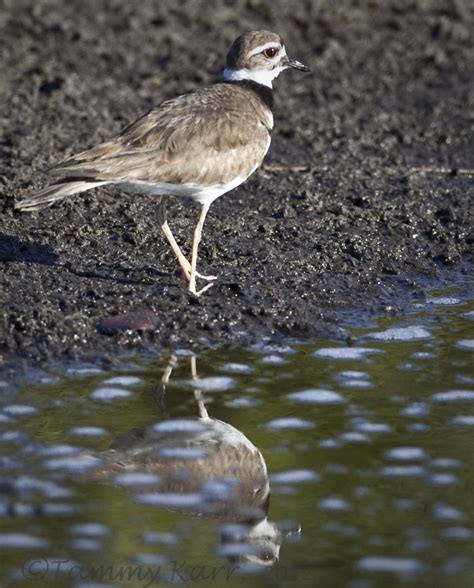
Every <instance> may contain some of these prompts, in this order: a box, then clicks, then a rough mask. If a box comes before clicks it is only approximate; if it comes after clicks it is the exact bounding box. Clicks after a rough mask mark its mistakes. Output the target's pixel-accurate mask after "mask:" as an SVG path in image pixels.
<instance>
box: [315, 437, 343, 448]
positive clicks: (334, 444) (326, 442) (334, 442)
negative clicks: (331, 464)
mask: <svg viewBox="0 0 474 588" xmlns="http://www.w3.org/2000/svg"><path fill="white" fill-rule="evenodd" d="M318 447H322V448H323V449H339V447H342V443H341V441H339V439H321V440H320V441H319V442H318Z"/></svg>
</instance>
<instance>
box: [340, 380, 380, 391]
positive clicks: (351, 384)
mask: <svg viewBox="0 0 474 588" xmlns="http://www.w3.org/2000/svg"><path fill="white" fill-rule="evenodd" d="M340 385H341V386H342V387H343V388H361V389H363V388H364V389H368V388H373V387H374V385H373V384H372V382H368V381H367V380H342V382H341V383H340Z"/></svg>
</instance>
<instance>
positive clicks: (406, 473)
mask: <svg viewBox="0 0 474 588" xmlns="http://www.w3.org/2000/svg"><path fill="white" fill-rule="evenodd" d="M380 473H381V475H382V476H385V477H387V478H414V477H419V476H424V475H425V473H426V470H425V468H424V467H422V466H419V465H405V466H386V467H384V468H382V469H381V470H380Z"/></svg>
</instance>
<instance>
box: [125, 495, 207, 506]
mask: <svg viewBox="0 0 474 588" xmlns="http://www.w3.org/2000/svg"><path fill="white" fill-rule="evenodd" d="M134 501H135V502H137V503H139V504H149V505H151V506H161V507H164V508H178V509H179V508H184V509H187V508H190V509H198V510H200V509H202V508H204V500H203V496H202V494H197V493H195V494H179V493H177V492H176V493H175V492H163V493H158V492H144V493H143V494H137V495H136V496H135V497H134Z"/></svg>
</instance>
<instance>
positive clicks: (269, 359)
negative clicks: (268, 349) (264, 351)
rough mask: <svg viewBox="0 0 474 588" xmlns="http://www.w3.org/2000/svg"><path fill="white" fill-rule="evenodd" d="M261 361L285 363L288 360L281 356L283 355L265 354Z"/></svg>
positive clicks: (274, 363) (277, 363)
mask: <svg viewBox="0 0 474 588" xmlns="http://www.w3.org/2000/svg"><path fill="white" fill-rule="evenodd" d="M259 363H263V364H264V365H283V364H284V363H286V360H285V359H283V357H281V355H274V354H272V355H265V357H262V359H261V360H260V362H259Z"/></svg>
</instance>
